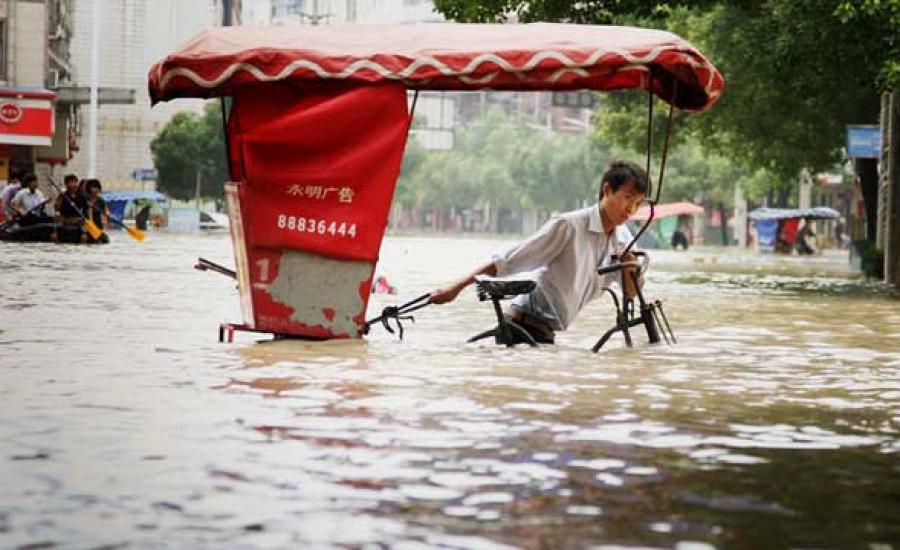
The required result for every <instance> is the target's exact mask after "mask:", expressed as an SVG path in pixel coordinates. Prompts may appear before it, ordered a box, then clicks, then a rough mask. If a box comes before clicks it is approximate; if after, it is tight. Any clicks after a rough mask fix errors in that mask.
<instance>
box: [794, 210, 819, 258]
mask: <svg viewBox="0 0 900 550" xmlns="http://www.w3.org/2000/svg"><path fill="white" fill-rule="evenodd" d="M816 252H818V250H817V249H816V233H815V231H813V229H812V221H811V220H810V219H809V218H803V227H801V228H800V232H799V233H797V254H800V255H801V256H808V255H811V254H815V253H816Z"/></svg>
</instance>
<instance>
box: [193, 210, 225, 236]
mask: <svg viewBox="0 0 900 550" xmlns="http://www.w3.org/2000/svg"><path fill="white" fill-rule="evenodd" d="M229 227H231V224H230V223H229V221H228V214H222V213H221V212H204V211H203V210H201V211H200V229H206V230H221V231H227V230H228V229H229Z"/></svg>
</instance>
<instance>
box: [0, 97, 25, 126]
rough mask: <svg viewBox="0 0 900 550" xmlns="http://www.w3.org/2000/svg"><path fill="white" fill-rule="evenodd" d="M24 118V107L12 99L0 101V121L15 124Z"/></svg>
mask: <svg viewBox="0 0 900 550" xmlns="http://www.w3.org/2000/svg"><path fill="white" fill-rule="evenodd" d="M21 119H22V109H21V108H19V106H18V105H16V104H15V103H13V102H12V101H4V102H3V103H0V122H2V123H4V124H15V123H17V122H19V120H21Z"/></svg>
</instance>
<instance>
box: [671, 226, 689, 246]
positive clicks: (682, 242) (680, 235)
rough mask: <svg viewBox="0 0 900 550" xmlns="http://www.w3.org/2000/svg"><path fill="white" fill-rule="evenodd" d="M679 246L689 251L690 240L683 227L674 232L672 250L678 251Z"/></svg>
mask: <svg viewBox="0 0 900 550" xmlns="http://www.w3.org/2000/svg"><path fill="white" fill-rule="evenodd" d="M679 246H680V247H681V248H682V249H683V250H687V249H688V238H687V235H685V234H684V231H682V229H681V227H678V229H676V230H675V231H673V232H672V250H678V247H679Z"/></svg>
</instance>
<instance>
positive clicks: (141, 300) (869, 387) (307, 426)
mask: <svg viewBox="0 0 900 550" xmlns="http://www.w3.org/2000/svg"><path fill="white" fill-rule="evenodd" d="M113 239H114V242H113V243H112V244H111V245H109V246H106V247H94V248H87V247H77V246H65V245H60V246H54V245H49V244H14V243H0V289H2V296H0V368H2V372H0V416H2V422H0V547H2V548H16V547H28V548H57V547H58V548H96V547H103V548H120V547H121V548H125V547H128V548H158V547H176V548H318V547H342V548H358V547H363V548H384V547H392V548H403V549H407V548H409V549H413V548H434V547H444V548H486V549H492V548H506V547H523V548H582V547H596V548H619V547H642V548H645V547H650V548H677V549H678V550H705V549H709V548H787V547H795V548H869V549H872V550H875V549H877V550H885V549H890V548H900V300H898V298H897V297H896V295H892V294H890V293H889V292H886V291H885V290H884V288H882V287H879V286H877V285H875V284H869V283H866V282H865V281H862V280H861V279H859V278H857V277H856V276H855V275H853V273H852V270H850V269H849V268H848V267H847V265H846V261H845V260H844V259H843V258H842V257H840V256H838V255H836V254H831V255H829V256H827V257H819V258H814V259H801V258H796V257H794V258H771V257H761V256H758V255H756V254H753V253H743V254H735V253H733V252H729V251H727V250H725V251H722V250H710V249H707V250H700V251H694V250H692V251H690V252H687V253H673V252H660V253H656V254H655V255H654V256H653V257H654V263H653V265H652V266H651V270H650V272H649V274H648V282H647V287H646V290H647V293H648V295H649V296H651V297H653V298H661V299H663V300H664V302H665V304H666V313H667V314H668V318H669V320H670V321H671V323H672V326H673V329H674V330H675V333H676V336H677V338H678V344H677V345H674V346H666V345H656V346H649V345H647V344H646V337H645V335H643V334H641V333H639V332H635V333H634V335H635V341H636V347H635V348H634V349H628V348H626V347H624V345H623V342H622V338H621V337H620V336H616V337H614V338H613V339H612V341H611V344H609V345H608V347H607V348H605V349H604V350H603V351H601V352H600V353H599V354H596V355H595V354H592V353H590V351H589V348H590V347H591V346H592V345H593V343H594V342H595V341H596V340H597V338H598V336H599V335H600V334H601V333H602V332H603V331H605V330H606V328H608V327H609V326H610V324H611V322H612V320H613V319H612V313H611V312H612V308H611V306H610V304H609V303H608V302H607V301H600V302H595V303H592V304H591V305H590V306H589V307H588V308H587V309H586V310H585V311H583V312H582V314H581V316H580V318H579V319H578V321H577V323H576V324H575V326H573V327H572V328H571V329H570V330H569V331H568V332H566V333H562V334H560V335H559V336H558V338H557V344H556V345H554V346H547V347H542V348H540V349H537V350H534V349H529V348H524V347H516V348H514V349H511V350H510V349H505V348H499V347H495V346H494V345H493V344H492V343H479V344H464V341H465V339H466V338H468V337H469V336H471V335H472V334H473V333H475V332H477V331H480V330H482V329H484V328H488V327H489V326H490V325H491V322H492V315H493V314H492V312H491V310H490V308H489V306H488V305H487V304H483V303H479V302H478V301H477V300H476V299H475V293H474V291H467V292H466V293H464V294H463V295H461V297H460V298H459V299H458V300H457V302H455V303H453V304H450V305H447V306H440V307H437V306H432V307H429V308H426V309H424V310H422V311H420V312H418V313H417V314H416V322H415V324H413V325H406V335H405V339H404V341H402V342H400V341H398V340H397V339H396V337H395V336H392V335H390V334H388V333H387V332H385V331H384V330H383V329H382V328H380V327H376V328H374V329H373V331H372V334H371V335H370V336H369V337H368V338H367V339H366V340H361V341H332V342H323V343H305V342H299V341H279V342H267V343H258V342H257V341H258V340H261V339H263V338H264V337H263V336H261V335H247V334H244V335H239V336H238V337H237V339H236V341H235V343H233V344H219V343H218V342H217V327H218V323H219V322H220V321H222V320H231V321H239V320H240V318H239V310H238V301H237V294H236V291H235V288H234V283H233V282H232V281H231V280H229V279H227V278H225V277H223V276H221V275H217V274H213V273H211V272H206V273H202V272H198V271H195V270H194V269H192V265H193V263H194V261H195V260H196V258H197V257H198V256H204V257H206V258H208V259H210V260H213V261H217V262H220V263H223V264H226V265H229V266H230V265H232V261H231V259H230V258H231V252H230V242H229V241H228V238H227V236H225V235H209V236H174V235H166V234H160V233H151V234H150V236H149V238H148V240H147V241H146V242H144V243H136V242H133V241H130V240H128V237H127V236H126V235H124V234H117V235H114V236H113ZM504 244H505V243H504V242H503V241H488V240H474V239H463V238H459V239H440V238H400V237H393V238H390V237H389V238H388V239H386V241H385V244H384V247H383V250H382V261H381V264H380V266H379V270H378V272H379V274H383V275H385V276H386V277H387V278H388V279H389V280H390V282H391V283H392V284H394V285H395V286H397V287H398V288H399V290H400V295H399V297H397V298H396V299H394V298H392V297H385V296H381V295H379V296H376V297H374V298H373V300H372V302H370V304H369V312H370V315H369V316H374V315H375V314H377V312H378V311H380V309H381V307H383V306H385V305H388V304H396V303H399V302H400V301H403V300H405V299H411V298H414V297H416V296H418V295H419V294H422V293H424V292H427V291H428V290H430V289H431V288H432V287H433V286H435V285H437V284H438V283H441V282H444V281H446V280H448V279H449V278H452V277H455V276H458V275H460V274H462V273H464V272H466V271H467V270H469V269H470V268H471V267H472V266H473V265H475V264H476V263H477V262H480V261H481V260H483V259H484V258H485V257H486V256H487V255H488V254H489V253H490V252H491V251H493V250H496V249H499V248H502V247H503V245H504Z"/></svg>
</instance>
